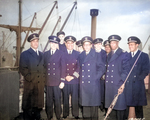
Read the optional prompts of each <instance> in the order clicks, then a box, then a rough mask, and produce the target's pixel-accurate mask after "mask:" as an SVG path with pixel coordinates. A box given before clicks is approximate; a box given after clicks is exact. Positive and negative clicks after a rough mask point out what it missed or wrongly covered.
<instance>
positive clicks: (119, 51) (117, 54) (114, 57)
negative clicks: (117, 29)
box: [108, 48, 122, 62]
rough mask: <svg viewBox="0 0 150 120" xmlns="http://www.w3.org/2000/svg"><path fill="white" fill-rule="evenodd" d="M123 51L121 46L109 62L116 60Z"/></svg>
mask: <svg viewBox="0 0 150 120" xmlns="http://www.w3.org/2000/svg"><path fill="white" fill-rule="evenodd" d="M121 52H122V49H121V48H118V50H117V51H116V52H115V53H114V54H113V56H112V57H111V58H110V60H109V61H108V62H112V61H114V60H115V59H116V58H117V57H118V56H119V55H120V54H121Z"/></svg>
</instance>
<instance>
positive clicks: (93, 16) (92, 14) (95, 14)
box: [90, 9, 99, 40]
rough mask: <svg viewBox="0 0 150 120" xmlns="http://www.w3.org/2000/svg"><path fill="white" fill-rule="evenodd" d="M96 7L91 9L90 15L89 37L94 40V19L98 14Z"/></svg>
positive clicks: (95, 19)
mask: <svg viewBox="0 0 150 120" xmlns="http://www.w3.org/2000/svg"><path fill="white" fill-rule="evenodd" d="M98 11H99V10H98V9H91V10H90V15H91V16H92V19H91V37H92V39H93V40H94V39H95V38H96V21H97V16H98Z"/></svg>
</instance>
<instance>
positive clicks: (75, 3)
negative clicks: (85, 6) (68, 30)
mask: <svg viewBox="0 0 150 120" xmlns="http://www.w3.org/2000/svg"><path fill="white" fill-rule="evenodd" d="M76 5H77V2H74V5H73V7H72V9H71V11H70V12H69V14H68V16H67V18H66V20H65V22H64V24H63V26H62V27H61V29H60V31H62V30H63V29H64V27H65V25H66V23H67V21H68V19H69V17H70V15H71V13H72V11H73V9H74V7H75V6H76Z"/></svg>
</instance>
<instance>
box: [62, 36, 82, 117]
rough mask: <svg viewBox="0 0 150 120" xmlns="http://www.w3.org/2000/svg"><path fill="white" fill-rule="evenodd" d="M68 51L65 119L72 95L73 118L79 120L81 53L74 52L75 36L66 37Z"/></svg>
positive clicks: (64, 94) (64, 91) (64, 96)
mask: <svg viewBox="0 0 150 120" xmlns="http://www.w3.org/2000/svg"><path fill="white" fill-rule="evenodd" d="M64 40H65V44H66V48H67V49H66V51H65V52H64V60H65V66H66V67H65V68H66V69H63V70H64V71H65V76H66V77H65V81H64V84H65V85H64V87H63V89H62V91H63V92H62V93H63V118H64V119H65V118H67V116H69V95H71V108H72V110H71V111H72V116H73V117H74V118H75V119H78V118H79V95H78V93H79V87H78V86H79V79H78V78H79V62H78V56H79V52H78V51H76V50H74V49H73V48H74V42H75V41H76V38H75V37H74V36H66V37H65V39H64Z"/></svg>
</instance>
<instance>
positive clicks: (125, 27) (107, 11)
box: [0, 0, 150, 53]
mask: <svg viewBox="0 0 150 120" xmlns="http://www.w3.org/2000/svg"><path fill="white" fill-rule="evenodd" d="M73 2H74V0H58V9H56V8H55V9H54V11H53V13H52V15H51V17H50V19H49V21H48V22H47V24H46V27H45V28H44V30H43V32H42V34H41V36H40V44H42V46H43V47H44V46H45V44H46V42H47V39H48V36H49V35H51V33H52V31H53V28H54V26H55V24H56V22H57V19H58V17H59V16H61V17H62V19H61V22H60V24H59V25H58V27H57V29H56V31H55V33H54V34H55V35H56V33H57V32H58V31H59V29H60V28H61V26H62V24H63V23H64V20H65V19H66V17H67V15H68V13H69V11H70V10H71V8H72V6H73ZM77 2H78V4H77V9H74V10H73V12H72V14H71V16H70V18H69V20H68V22H67V24H66V26H65V28H64V31H65V33H66V35H73V36H75V37H76V38H77V40H80V39H81V38H82V37H84V36H90V35H91V16H90V9H99V15H98V16H97V32H96V37H97V38H99V37H100V38H102V39H103V40H106V39H107V38H108V37H109V36H110V35H112V34H118V35H120V36H121V38H122V40H121V41H120V47H121V48H123V49H124V50H127V51H128V45H127V38H128V37H130V36H137V37H139V38H140V39H141V41H142V43H143V44H144V43H145V41H146V40H147V38H148V36H149V35H150V0H78V1H77ZM53 5H54V0H22V26H30V23H31V20H32V18H33V15H34V12H37V17H36V20H35V21H34V24H33V27H41V26H42V23H43V22H44V20H45V19H46V17H47V15H48V13H49V12H50V10H51V8H52V6H53ZM0 15H2V17H0V24H6V25H8V24H9V25H17V24H18V0H0ZM2 31H5V34H6V40H7V41H6V44H7V45H5V46H6V47H8V48H9V50H11V51H12V47H13V46H15V45H16V42H15V40H16V37H15V36H16V35H15V32H10V31H9V30H7V29H3V28H0V40H1V39H2ZM24 36H25V33H22V41H23V40H24ZM148 45H150V40H149V43H148V44H147V45H146V47H145V49H144V52H147V53H148ZM28 47H29V43H27V44H26V45H25V49H28ZM39 49H41V47H40V46H39ZM13 52H15V50H13Z"/></svg>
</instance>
